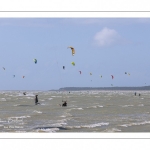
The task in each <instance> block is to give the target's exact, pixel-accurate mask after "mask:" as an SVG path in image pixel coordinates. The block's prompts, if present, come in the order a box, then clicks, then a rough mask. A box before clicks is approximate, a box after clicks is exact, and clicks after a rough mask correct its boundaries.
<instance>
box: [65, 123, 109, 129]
mask: <svg viewBox="0 0 150 150" xmlns="http://www.w3.org/2000/svg"><path fill="white" fill-rule="evenodd" d="M107 125H109V123H108V122H101V123H96V124H89V125H81V126H68V127H67V128H71V129H72V128H77V129H79V128H95V127H100V126H107Z"/></svg>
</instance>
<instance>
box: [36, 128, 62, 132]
mask: <svg viewBox="0 0 150 150" xmlns="http://www.w3.org/2000/svg"><path fill="white" fill-rule="evenodd" d="M39 131H43V132H56V131H59V128H46V129H45V128H41V129H38V130H37V132H39Z"/></svg>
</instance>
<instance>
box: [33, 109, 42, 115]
mask: <svg viewBox="0 0 150 150" xmlns="http://www.w3.org/2000/svg"><path fill="white" fill-rule="evenodd" d="M33 112H34V113H38V114H42V112H41V111H37V110H34V111H33Z"/></svg>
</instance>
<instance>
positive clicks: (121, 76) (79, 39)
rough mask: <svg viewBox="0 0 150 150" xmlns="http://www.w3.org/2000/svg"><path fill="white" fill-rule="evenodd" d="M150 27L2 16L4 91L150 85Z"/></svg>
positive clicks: (0, 80) (149, 21)
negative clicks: (72, 48) (73, 52)
mask: <svg viewBox="0 0 150 150" xmlns="http://www.w3.org/2000/svg"><path fill="white" fill-rule="evenodd" d="M149 27H150V18H0V43H1V44H0V90H52V89H59V88H61V87H110V86H112V85H113V86H148V85H150V59H149V57H150V42H149V39H150V30H149ZM68 46H72V47H74V49H75V51H76V53H75V55H74V56H72V53H71V49H70V48H68ZM35 58H36V59H37V64H35V63H34V61H33V59H35ZM71 62H75V66H73V65H72V64H71ZM63 66H65V69H63ZM3 67H4V68H5V70H4V69H3ZM79 71H81V72H82V73H81V74H80V72H79ZM90 72H91V73H92V75H90ZM125 72H127V74H125ZM129 74H130V75H129ZM14 75H15V77H14ZM111 75H113V76H114V79H112V77H111ZM23 76H25V77H24V78H23ZM101 76H102V78H101Z"/></svg>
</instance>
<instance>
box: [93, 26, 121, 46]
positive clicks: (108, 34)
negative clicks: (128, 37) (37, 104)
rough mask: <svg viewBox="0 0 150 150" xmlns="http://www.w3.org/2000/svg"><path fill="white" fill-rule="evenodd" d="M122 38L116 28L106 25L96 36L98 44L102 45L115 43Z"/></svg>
mask: <svg viewBox="0 0 150 150" xmlns="http://www.w3.org/2000/svg"><path fill="white" fill-rule="evenodd" d="M120 40H121V37H120V35H119V34H118V33H117V32H116V31H115V30H114V29H109V28H106V27H105V28H104V29H102V30H101V31H100V32H98V33H96V35H95V36H94V41H95V43H96V45H98V46H100V47H103V46H110V45H114V44H116V43H117V42H119V41H120Z"/></svg>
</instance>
